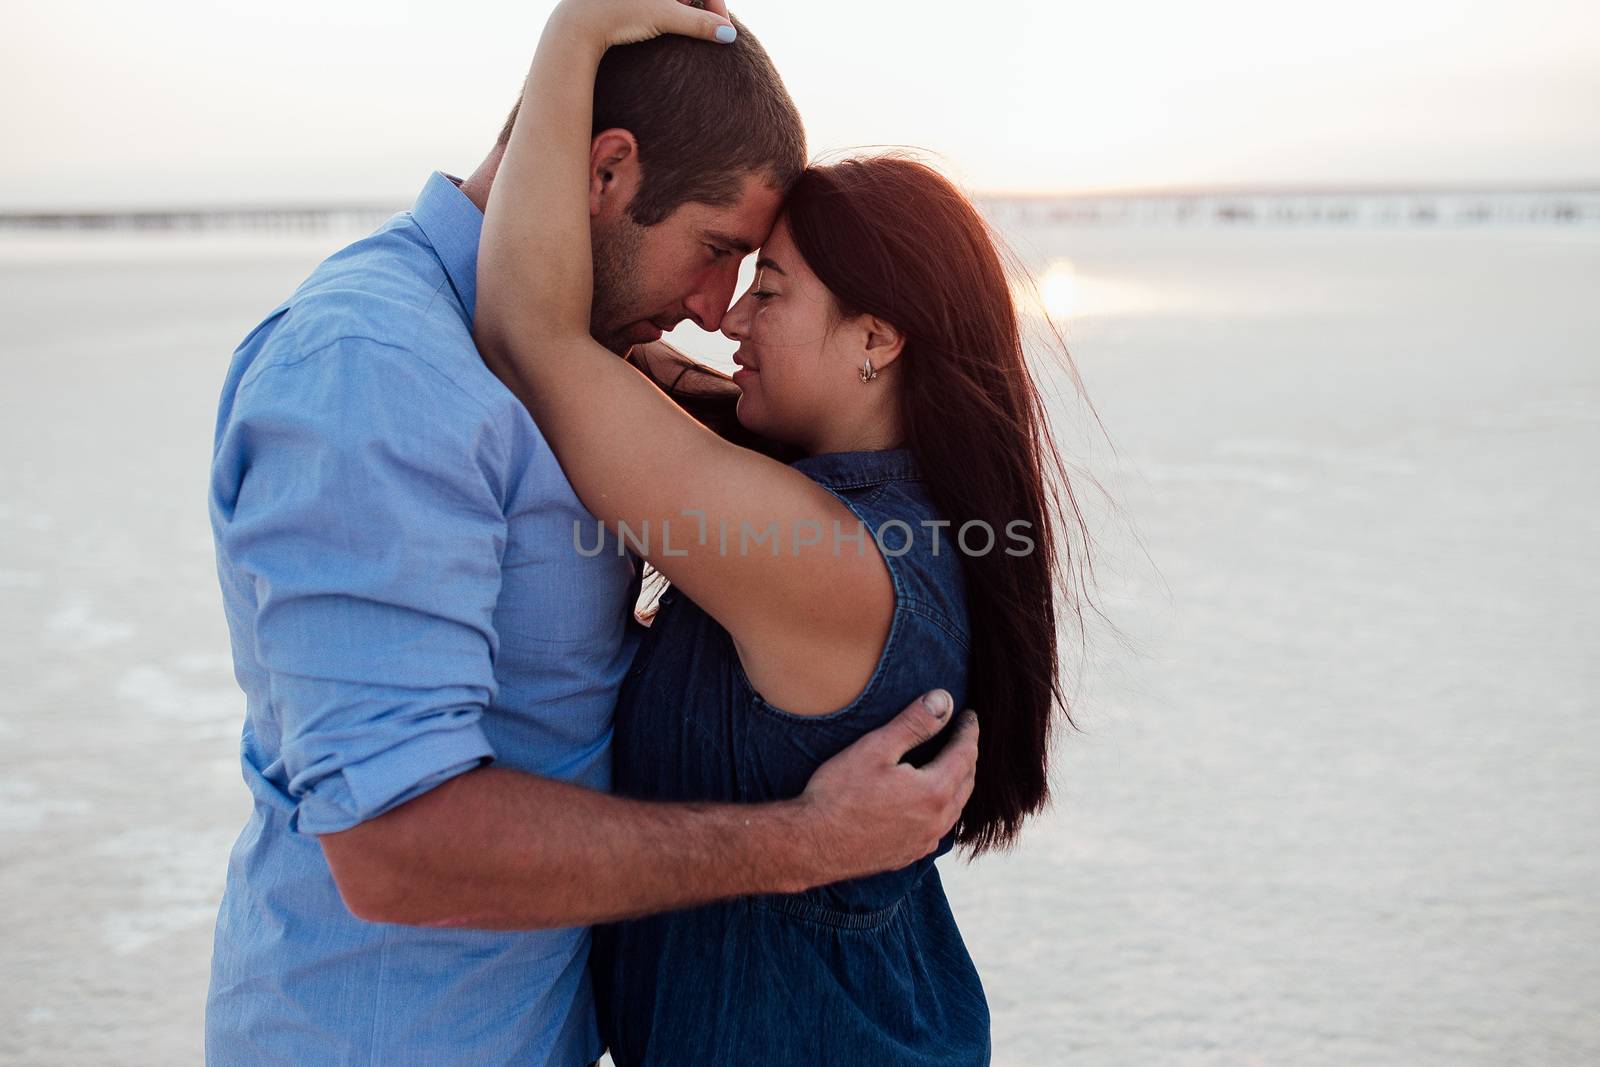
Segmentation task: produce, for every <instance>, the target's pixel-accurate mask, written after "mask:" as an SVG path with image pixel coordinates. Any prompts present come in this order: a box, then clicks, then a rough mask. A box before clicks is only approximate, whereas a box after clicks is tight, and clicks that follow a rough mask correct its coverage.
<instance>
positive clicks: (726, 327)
mask: <svg viewBox="0 0 1600 1067" xmlns="http://www.w3.org/2000/svg"><path fill="white" fill-rule="evenodd" d="M749 314H750V294H749V293H748V292H747V293H745V295H744V296H741V297H740V298H739V299H738V300H736V301H734V305H733V307H731V308H729V309H728V311H727V313H726V314H725V315H723V316H722V336H724V337H726V338H728V339H729V340H731V341H743V340H744V339H745V338H746V337H748V336H749V325H750V320H749Z"/></svg>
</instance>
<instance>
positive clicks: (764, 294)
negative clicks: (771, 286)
mask: <svg viewBox="0 0 1600 1067" xmlns="http://www.w3.org/2000/svg"><path fill="white" fill-rule="evenodd" d="M750 295H751V296H753V297H755V298H756V299H757V300H759V301H762V302H765V301H768V300H771V299H772V298H773V297H775V296H777V295H778V294H777V293H774V292H769V291H768V290H766V289H752V290H750Z"/></svg>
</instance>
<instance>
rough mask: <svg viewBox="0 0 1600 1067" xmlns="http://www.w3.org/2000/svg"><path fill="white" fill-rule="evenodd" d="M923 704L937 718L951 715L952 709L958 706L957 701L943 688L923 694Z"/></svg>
mask: <svg viewBox="0 0 1600 1067" xmlns="http://www.w3.org/2000/svg"><path fill="white" fill-rule="evenodd" d="M922 706H923V707H925V708H927V709H928V714H930V715H932V716H933V717H934V718H935V719H943V718H946V717H948V716H949V714H950V709H951V708H953V707H955V706H956V702H955V701H954V700H952V699H951V698H950V694H949V693H947V692H945V691H944V690H943V689H934V690H931V691H929V692H926V693H924V694H922Z"/></svg>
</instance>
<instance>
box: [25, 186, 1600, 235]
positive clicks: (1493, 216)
mask: <svg viewBox="0 0 1600 1067" xmlns="http://www.w3.org/2000/svg"><path fill="white" fill-rule="evenodd" d="M976 199H977V201H978V203H979V206H980V207H981V208H982V209H983V210H984V212H985V213H986V214H987V215H988V216H989V217H990V218H991V219H992V220H993V221H994V222H995V223H997V224H999V225H1002V226H1020V227H1033V226H1208V227H1220V228H1227V227H1282V226H1294V227H1305V226H1312V227H1338V226H1352V227H1369V228H1370V227H1394V228H1446V227H1450V228H1459V227H1472V226H1600V187H1595V188H1574V189H1477V190H1474V189H1401V188H1363V189H1326V190H1323V189H1309V190H1308V189H1251V188H1238V189H1170V190H1142V191H1113V192H1103V193H1083V192H1078V193H1060V194H1040V195H1007V194H979V195H978V196H977V198H976ZM400 210H403V205H398V204H342V205H323V206H315V205H306V206H297V205H291V206H277V207H271V206H267V207H215V208H182V209H149V210H116V211H13V212H0V233H7V232H34V233H38V232H53V231H59V232H105V233H163V232H175V233H204V232H210V231H216V232H225V233H239V232H252V233H263V234H271V233H282V234H308V233H324V232H338V233H346V232H364V231H367V230H371V229H373V228H375V227H377V226H378V225H380V224H381V223H382V222H383V221H384V220H385V219H387V218H389V217H390V216H391V215H393V214H394V213H395V212H397V211H400Z"/></svg>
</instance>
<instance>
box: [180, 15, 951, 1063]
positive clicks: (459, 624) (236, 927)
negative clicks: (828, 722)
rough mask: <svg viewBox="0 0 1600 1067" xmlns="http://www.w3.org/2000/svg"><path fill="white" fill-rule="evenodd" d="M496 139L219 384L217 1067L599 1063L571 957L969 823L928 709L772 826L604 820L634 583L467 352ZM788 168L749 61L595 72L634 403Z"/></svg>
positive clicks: (596, 232) (763, 66)
mask: <svg viewBox="0 0 1600 1067" xmlns="http://www.w3.org/2000/svg"><path fill="white" fill-rule="evenodd" d="M725 102H726V103H732V104H734V106H735V107H736V110H728V108H727V107H725V106H724V103H725ZM708 108H712V109H716V110H717V111H718V113H719V116H720V117H721V119H722V121H719V122H718V123H706V122H704V121H703V119H704V111H705V109H708ZM514 120H515V115H514V114H513V117H512V120H510V121H508V123H507V129H506V131H505V132H504V133H503V134H502V138H501V143H500V145H499V146H497V147H496V149H495V150H494V151H493V152H491V154H490V155H489V157H488V158H487V159H486V160H485V161H484V163H483V164H482V165H481V166H480V167H479V168H478V170H477V171H476V172H475V173H474V174H473V175H472V176H471V177H470V178H468V179H467V180H466V181H464V182H457V181H456V180H455V179H452V178H449V177H447V176H445V175H443V174H437V173H436V174H434V175H433V176H432V177H431V178H430V179H429V180H428V182H427V184H426V185H425V186H424V188H423V190H422V192H421V194H420V195H419V196H418V198H417V201H416V204H415V206H414V207H413V209H412V210H411V211H410V212H406V213H403V214H401V215H398V216H396V217H395V218H393V219H391V220H390V221H389V222H388V223H386V224H385V225H384V226H383V227H382V228H380V229H379V230H378V231H377V232H376V233H374V234H372V235H371V236H369V237H367V238H365V239H363V240H361V241H358V242H356V243H355V244H353V245H351V246H349V247H348V248H345V249H343V250H342V251H340V252H338V253H336V254H335V255H333V256H332V257H330V258H329V259H328V260H327V261H326V262H324V263H323V264H322V265H321V266H319V267H318V268H317V270H316V271H315V272H314V273H313V274H312V275H311V277H310V278H308V279H307V280H306V282H305V283H304V284H302V285H301V287H300V288H299V289H298V290H297V291H296V292H295V293H294V295H293V296H291V297H290V298H289V299H288V300H287V301H286V302H285V303H283V304H282V305H281V306H279V307H278V308H277V309H276V310H274V311H273V312H272V313H271V314H270V315H269V316H268V317H267V318H266V320H265V321H263V322H262V323H261V325H259V326H258V327H257V328H256V329H255V330H254V331H253V332H252V333H251V334H250V335H249V336H248V337H247V338H246V339H245V340H244V342H243V343H242V344H241V345H240V347H239V348H238V350H237V351H236V352H235V354H234V359H233V362H232V365H231V366H230V368H229V371H228V375H227V379H226V383H225V385H224V387H223V392H222V399H221V404H220V409H219V415H218V422H217V433H216V440H215V451H214V462H213V470H212V480H211V487H210V489H211V492H210V505H211V516H212V524H213V531H214V534H215V539H216V548H217V566H218V575H219V578H220V581H221V584H222V590H223V598H224V606H225V610H226V613H227V619H228V625H229V629H230V633H231V636H232V642H233V655H234V662H235V671H236V675H237V677H238V680H239V684H240V686H241V687H242V688H243V689H244V692H245V695H246V698H247V712H246V721H245V726H244V732H243V739H242V746H241V756H242V764H243V770H244V776H245V781H246V783H247V784H248V785H249V788H250V790H251V793H252V794H253V797H254V809H253V812H252V814H251V817H250V820H249V823H248V824H247V826H246V827H245V829H244V832H243V833H242V834H241V836H240V837H239V840H238V842H237V843H236V845H235V846H234V850H233V854H232V857H231V860H230V863H229V868H228V878H227V886H226V891H225V893H224V897H223V902H222V907H221V911H220V914H219V916H218V920H217V931H216V942H215V949H214V953H213V961H212V981H211V992H210V998H209V1001H208V1005H207V1020H206V1027H207V1038H206V1049H207V1059H208V1061H209V1062H210V1063H212V1064H217V1065H220V1064H250V1065H261V1064H271V1063H283V1064H297V1065H301V1064H321V1063H361V1064H382V1065H395V1064H428V1065H438V1064H454V1063H459V1064H464V1065H465V1064H471V1065H490V1064H509V1063H517V1064H561V1065H568V1064H587V1063H590V1062H591V1061H593V1060H594V1059H595V1058H596V1057H597V1056H598V1055H599V1052H600V1049H599V1044H598V1040H597V1037H596V1033H595V1026H594V1010H593V1003H592V1000H591V995H590V991H589V982H588V977H587V973H586V965H587V957H588V946H589V940H588V933H587V929H586V924H589V923H594V922H600V921H605V920H610V919H616V918H621V917H625V916H631V915H638V914H643V913H647V912H652V911H661V910H668V909H672V908H676V907H683V906H687V905H690V904H695V903H700V902H704V901H707V900H712V899H717V898H722V897H728V896H736V895H741V894H747V893H764V892H786V891H797V890H799V889H802V888H806V887H809V886H812V885H817V884H824V883H827V882H832V881H836V880H839V879H843V878H847V877H854V876H858V875H862V874H866V873H871V872H873V871H877V870H885V869H891V868H897V867H900V866H903V865H905V864H907V863H909V862H911V861H913V860H914V859H916V858H918V857H920V856H921V855H924V854H926V853H927V852H929V851H931V850H932V849H933V847H934V846H935V844H936V843H937V842H938V840H939V838H940V837H941V836H942V835H943V834H944V833H945V832H946V831H947V830H948V829H949V827H950V825H951V824H952V822H953V821H954V818H955V815H956V814H957V813H958V812H959V810H960V806H961V804H962V803H963V802H964V800H965V798H966V794H967V792H968V790H969V788H970V773H971V764H972V760H973V758H974V752H975V747H976V742H975V738H974V736H973V731H972V730H971V729H967V730H964V731H963V732H962V733H960V734H959V735H958V739H959V743H957V744H952V745H951V747H950V749H949V750H948V751H947V753H946V755H945V756H943V757H941V758H940V760H939V761H937V762H936V763H934V764H930V765H929V766H928V767H925V768H922V769H913V768H911V767H909V766H907V765H904V764H900V763H899V759H900V756H901V754H902V753H904V752H905V751H907V750H908V749H910V748H912V747H913V746H915V745H916V744H917V743H919V742H920V741H922V740H924V739H926V738H927V737H930V736H932V735H933V734H934V733H935V732H937V731H938V730H939V729H940V728H941V727H942V726H943V725H944V724H945V722H947V721H948V720H949V716H950V711H951V709H950V708H949V706H948V697H947V696H945V697H944V698H943V700H942V701H941V700H940V699H938V698H932V699H929V700H927V701H926V702H925V703H919V704H918V705H914V706H913V707H912V708H909V709H907V711H906V713H905V714H903V715H902V716H901V717H900V718H899V719H897V720H896V722H895V723H894V724H891V726H890V727H887V728H885V730H883V731H880V732H879V733H878V734H875V735H871V736H869V737H868V738H867V739H864V740H863V741H862V742H860V743H859V744H857V745H856V746H854V747H853V748H851V749H849V750H847V751H846V752H845V753H842V754H841V755H840V756H839V757H838V758H837V759H836V760H835V761H833V762H831V763H830V764H828V765H827V766H825V767H824V768H822V769H821V770H819V771H818V773H817V776H816V777H815V778H814V779H813V780H812V784H811V786H810V787H809V788H808V789H807V791H806V793H805V794H804V795H803V796H802V797H800V798H797V799H796V800H794V801H789V802H784V803H779V804H770V805H755V806H745V807H740V806H735V805H666V804H644V803H639V802H634V801H629V800H626V799H623V798H618V797H612V796H608V795H607V794H606V792H605V791H606V789H607V787H608V785H609V769H610V760H609V748H608V746H609V742H610V718H611V711H612V705H613V701H614V699H615V696H616V693H617V689H618V687H619V685H620V683H621V681H622V678H623V675H624V673H625V672H626V671H627V670H628V667H629V662H630V659H631V656H632V653H633V650H634V646H635V643H636V641H637V636H638V624H637V623H636V622H634V620H633V618H632V614H631V609H632V606H633V604H634V601H635V598H636V596H637V594H638V590H639V576H638V574H637V571H636V568H635V566H634V563H635V559H634V557H632V556H631V555H628V554H626V553H621V552H619V551H618V550H617V546H616V544H615V542H614V541H611V540H609V539H608V541H607V543H606V548H607V551H603V552H601V553H599V554H593V553H590V552H579V551H577V550H576V549H575V545H574V540H573V531H574V524H575V523H581V524H582V527H583V529H584V530H585V531H586V534H585V536H586V538H592V535H593V531H594V529H595V527H594V524H593V519H592V518H591V517H590V516H589V515H588V513H587V512H586V511H585V509H584V508H583V506H582V504H581V503H580V502H579V501H578V499H577V497H576V496H575V495H574V493H573V491H572V488H571V487H570V486H569V485H568V483H567V481H566V478H565V477H564V476H563V475H562V472H561V469H560V467H559V466H558V465H557V463H556V461H555V459H554V457H553V456H552V455H551V452H550V449H549V448H548V446H547V445H546V444H545V442H544V440H543V438H542V437H541V436H540V433H539V429H538V427H537V426H536V425H535V424H534V423H533V422H532V420H531V419H530V418H529V417H528V414H527V412H526V410H525V409H524V408H523V406H522V405H521V404H520V403H519V402H518V401H517V400H516V399H515V398H514V397H513V396H512V395H511V394H510V393H509V392H508V391H507V390H506V389H505V388H504V387H503V386H502V385H501V384H500V382H499V381H498V380H497V379H496V378H495V377H494V375H493V374H491V373H490V372H489V370H488V369H487V368H486V367H485V366H484V365H483V363H482V361H481V359H480V357H479V355H478V353H477V351H476V349H475V348H474V347H473V344H472V337H471V323H472V313H473V307H474V290H475V282H476V256H477V243H478V234H479V230H480V227H481V224H482V208H483V205H484V204H485V203H486V201H487V198H488V190H489V187H490V184H491V183H492V181H493V177H494V171H495V168H496V166H497V165H498V161H499V158H500V153H501V151H502V150H503V146H504V142H505V138H506V136H508V135H509V129H510V123H511V121H514ZM803 160H804V142H803V135H802V133H801V128H800V124H799V118H798V116H797V115H796V114H795V112H794V107H793V104H792V103H791V102H790V100H789V98H788V96H787V94H786V93H785V92H784V90H783V87H782V84H781V82H780V81H779V80H778V77H777V75H776V73H775V72H773V71H772V68H771V64H770V62H769V61H768V59H767V57H766V55H765V53H764V52H762V50H761V49H760V46H759V45H758V44H756V42H755V40H754V38H752V37H750V36H749V35H748V32H746V33H743V34H741V36H740V38H739V42H738V44H737V45H735V46H731V47H716V46H707V45H703V44H701V43H699V42H694V41H689V40H687V39H684V38H661V39H659V40H657V41H653V42H649V43H648V44H643V45H635V46H630V47H629V48H625V49H616V50H614V51H613V53H612V54H611V55H610V56H608V57H607V65H606V66H605V67H604V68H603V69H602V71H601V76H600V78H598V79H597V82H596V124H595V137H594V149H593V154H592V159H591V186H592V190H593V193H592V197H591V215H592V219H591V231H592V236H593V240H594V247H595V261H596V264H597V277H596V299H595V317H594V322H593V323H592V330H593V332H594V335H595V337H596V338H597V339H599V340H601V341H602V342H603V343H606V344H607V345H608V346H609V347H611V348H612V349H613V350H614V351H617V352H618V353H619V355H620V354H624V353H630V352H631V354H632V357H633V358H634V359H636V360H638V361H639V362H641V364H643V365H644V366H645V367H646V368H650V367H655V366H658V365H659V364H660V363H661V362H662V361H663V360H664V359H669V358H670V357H671V356H672V353H671V351H670V350H669V349H665V347H664V346H660V345H659V344H658V343H657V342H658V340H659V337H660V333H661V331H663V330H665V329H670V328H671V327H672V326H673V325H675V324H676V323H677V322H678V321H680V320H681V319H683V318H685V317H687V318H692V319H694V320H695V321H696V322H697V323H698V324H699V325H700V326H702V327H703V328H705V329H708V330H714V329H716V328H717V325H718V323H719V321H720V318H721V315H722V312H723V310H724V309H726V308H727V306H728V304H729V302H730V299H731V296H732V291H733V286H734V281H735V277H736V274H737V269H738V263H739V261H740V259H741V258H742V257H743V255H744V254H745V253H747V252H749V251H751V250H752V249H754V248H755V247H756V246H757V245H759V244H760V242H761V241H762V240H763V239H764V237H765V235H766V233H767V230H768V229H769V228H770V226H771V224H772V221H773V218H774V216H775V214H776V211H777V208H778V205H779V202H780V199H781V190H782V189H783V188H784V187H785V186H786V185H787V183H788V182H789V181H790V180H792V178H793V177H794V175H795V174H796V173H798V170H799V168H800V167H801V166H802V165H803ZM528 207H529V210H537V205H529V206H528ZM635 346H639V347H635ZM628 430H629V428H628V427H626V426H619V427H617V432H618V433H627V432H628ZM639 447H640V448H648V447H650V442H648V441H640V442H639ZM592 543H593V542H592V540H589V545H590V546H592ZM930 712H931V714H930Z"/></svg>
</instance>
